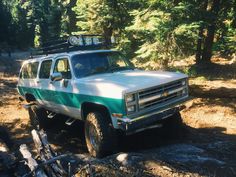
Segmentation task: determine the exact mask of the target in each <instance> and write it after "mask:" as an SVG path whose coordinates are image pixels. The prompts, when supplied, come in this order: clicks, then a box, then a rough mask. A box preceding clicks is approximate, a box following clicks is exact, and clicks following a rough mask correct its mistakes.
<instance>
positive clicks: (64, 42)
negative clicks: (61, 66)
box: [33, 34, 107, 55]
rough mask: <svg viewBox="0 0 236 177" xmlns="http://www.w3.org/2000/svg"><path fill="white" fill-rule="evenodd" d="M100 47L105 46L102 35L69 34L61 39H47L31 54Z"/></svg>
mask: <svg viewBox="0 0 236 177" xmlns="http://www.w3.org/2000/svg"><path fill="white" fill-rule="evenodd" d="M102 47H107V45H105V40H104V39H103V37H102V35H94V34H88V35H80V36H70V37H69V38H67V39H66V38H65V37H63V38H61V39H57V40H51V41H47V42H46V43H44V44H43V45H42V48H39V49H37V50H35V51H34V53H33V55H44V54H46V55H47V54H53V53H59V52H71V51H76V50H94V49H99V48H102Z"/></svg>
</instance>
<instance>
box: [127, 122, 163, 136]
mask: <svg viewBox="0 0 236 177" xmlns="http://www.w3.org/2000/svg"><path fill="white" fill-rule="evenodd" d="M161 127H163V125H162V124H156V125H151V126H149V127H144V128H140V129H137V130H134V131H131V132H126V135H132V134H135V133H139V132H142V131H144V130H149V129H154V128H161Z"/></svg>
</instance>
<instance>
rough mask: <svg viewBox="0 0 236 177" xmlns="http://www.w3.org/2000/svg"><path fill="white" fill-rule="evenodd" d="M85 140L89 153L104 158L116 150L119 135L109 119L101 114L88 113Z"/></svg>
mask: <svg viewBox="0 0 236 177" xmlns="http://www.w3.org/2000/svg"><path fill="white" fill-rule="evenodd" d="M85 139H86V144H87V147H88V151H89V153H90V154H91V155H92V156H94V157H103V156H105V155H108V154H110V153H112V152H113V151H114V150H115V148H116V145H117V144H116V143H117V135H116V132H115V130H114V129H113V128H112V125H111V123H110V121H109V119H108V118H107V117H105V116H103V115H102V114H101V113H99V112H91V113H88V115H87V118H86V121H85Z"/></svg>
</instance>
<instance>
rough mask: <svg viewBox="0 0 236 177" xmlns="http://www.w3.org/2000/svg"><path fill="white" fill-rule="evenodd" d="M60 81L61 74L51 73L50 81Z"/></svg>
mask: <svg viewBox="0 0 236 177" xmlns="http://www.w3.org/2000/svg"><path fill="white" fill-rule="evenodd" d="M60 80H62V74H61V73H52V75H51V81H60Z"/></svg>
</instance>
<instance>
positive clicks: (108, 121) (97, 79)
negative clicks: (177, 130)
mask: <svg viewBox="0 0 236 177" xmlns="http://www.w3.org/2000/svg"><path fill="white" fill-rule="evenodd" d="M17 87H18V91H19V93H20V95H21V97H23V98H24V99H25V100H26V101H27V102H29V105H30V106H29V115H30V120H31V123H32V124H33V125H39V126H40V127H43V126H47V124H48V120H51V119H52V118H53V117H54V116H55V115H56V114H63V115H67V116H69V117H70V119H68V121H66V123H67V124H68V125H70V124H72V123H73V121H74V120H82V121H85V126H84V127H85V137H86V144H87V147H88V150H89V152H90V153H91V155H93V156H96V157H101V156H104V155H106V154H108V153H110V152H112V151H113V150H114V149H115V148H116V146H117V144H116V143H117V132H124V133H126V134H132V133H136V132H140V131H143V130H146V129H150V128H156V127H160V126H162V124H163V120H168V121H167V122H166V123H169V124H170V125H171V126H172V127H173V126H179V125H178V123H177V122H180V121H181V120H180V119H181V117H180V115H179V108H178V107H179V106H180V105H181V104H182V103H184V102H185V101H186V100H187V99H188V77H187V75H185V74H181V73H176V72H165V71H143V70H140V69H136V68H135V67H134V66H133V65H132V64H131V63H130V62H129V60H127V59H126V58H124V57H123V56H122V55H121V53H120V52H118V51H114V50H77V51H70V52H62V53H54V54H49V55H45V56H41V57H37V58H33V59H29V60H27V61H25V62H24V63H23V65H22V68H21V70H20V75H19V81H18V85H17ZM175 123H176V124H175ZM53 126H56V123H54V124H53ZM169 128H170V127H169ZM168 131H174V129H173V130H171V129H169V130H168Z"/></svg>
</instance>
